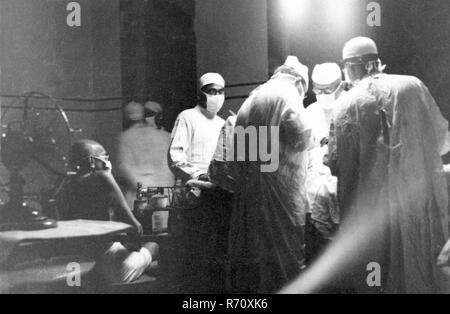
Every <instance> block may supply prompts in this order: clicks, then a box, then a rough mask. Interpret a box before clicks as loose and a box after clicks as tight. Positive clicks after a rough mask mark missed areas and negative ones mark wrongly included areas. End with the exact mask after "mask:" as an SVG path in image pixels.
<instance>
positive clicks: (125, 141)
mask: <svg viewBox="0 0 450 314" xmlns="http://www.w3.org/2000/svg"><path fill="white" fill-rule="evenodd" d="M124 115H125V120H126V121H128V123H127V124H129V128H128V129H126V130H125V131H124V132H122V133H121V134H120V135H119V136H118V138H117V149H116V151H117V173H118V176H119V177H120V178H121V179H122V181H123V182H124V187H123V189H124V192H125V196H126V198H127V201H128V204H129V206H133V201H134V198H135V196H136V187H137V183H138V182H139V183H142V185H143V187H155V188H156V187H172V186H174V184H175V178H174V175H173V174H172V172H171V171H170V169H169V166H168V165H167V151H168V149H169V145H170V133H169V132H167V131H166V130H165V129H164V128H163V125H162V118H163V108H162V106H161V105H160V104H159V103H157V102H154V101H148V102H146V103H145V105H144V106H143V105H142V104H140V103H136V102H130V103H129V104H127V105H126V106H125V108H124Z"/></svg>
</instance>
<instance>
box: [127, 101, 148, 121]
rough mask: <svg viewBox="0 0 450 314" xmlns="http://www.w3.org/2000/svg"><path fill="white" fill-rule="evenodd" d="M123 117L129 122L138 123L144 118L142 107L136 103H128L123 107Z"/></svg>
mask: <svg viewBox="0 0 450 314" xmlns="http://www.w3.org/2000/svg"><path fill="white" fill-rule="evenodd" d="M124 112H125V117H126V118H127V119H128V120H130V121H140V120H142V119H143V118H144V106H142V104H140V103H138V102H134V101H132V102H130V103H128V104H127V105H126V106H125V110H124Z"/></svg>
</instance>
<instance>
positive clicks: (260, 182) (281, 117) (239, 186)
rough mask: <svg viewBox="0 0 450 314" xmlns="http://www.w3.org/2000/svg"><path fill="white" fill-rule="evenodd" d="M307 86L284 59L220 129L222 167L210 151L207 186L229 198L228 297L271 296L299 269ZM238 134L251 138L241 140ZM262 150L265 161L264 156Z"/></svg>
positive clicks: (304, 76)
mask: <svg viewBox="0 0 450 314" xmlns="http://www.w3.org/2000/svg"><path fill="white" fill-rule="evenodd" d="M307 82H308V69H307V67H306V66H304V65H302V64H301V63H300V62H299V61H298V59H297V58H296V57H289V58H288V60H287V62H286V63H285V64H284V65H283V66H281V67H279V68H278V69H277V70H276V71H275V74H274V76H273V77H272V78H271V79H270V80H269V81H268V82H267V83H265V84H263V85H261V86H259V87H258V88H257V89H256V90H254V91H253V92H252V93H251V95H250V97H249V98H248V99H247V100H246V101H245V103H244V104H243V105H242V107H241V109H240V110H239V112H238V114H237V117H236V122H235V126H234V128H233V132H227V130H226V129H225V130H224V132H223V134H224V137H225V139H224V142H223V143H219V146H221V145H222V148H225V149H227V150H228V151H229V150H230V148H231V147H234V149H231V150H232V152H231V153H230V152H228V153H225V155H226V156H225V157H226V158H225V159H226V160H227V162H226V163H225V164H221V163H220V161H218V160H217V159H220V155H221V154H217V152H216V155H215V156H216V158H215V160H214V161H213V164H212V165H211V166H210V174H211V178H212V180H213V182H215V183H216V184H218V185H221V186H223V187H224V188H225V189H226V190H228V191H230V190H232V191H233V193H234V205H233V211H232V215H231V222H230V232H229V243H228V246H229V263H230V268H229V273H228V278H229V288H230V292H233V293H270V292H274V291H275V290H276V289H278V288H280V287H281V286H282V285H284V284H286V283H287V282H289V280H291V279H293V278H295V276H297V275H298V274H299V273H300V272H301V271H302V269H303V268H304V266H305V252H304V246H305V243H304V225H305V213H306V211H307V207H308V200H307V195H306V188H305V180H306V170H307V165H308V157H307V156H308V154H307V149H308V148H309V145H310V144H311V130H310V128H309V127H307V122H306V121H305V120H304V117H305V109H304V108H303V97H304V95H305V91H306V90H307ZM233 120H234V119H233ZM230 123H231V124H233V123H234V121H230ZM238 129H240V130H241V131H242V130H245V131H249V134H253V135H254V136H253V137H252V136H250V137H247V140H245V139H244V138H245V137H242V134H241V135H239V134H238V133H239V132H238ZM252 130H253V131H252ZM265 132H268V133H266V134H264V133H265ZM226 134H228V135H226ZM230 134H233V142H231V143H232V144H231V146H230V138H229V136H230ZM274 135H278V137H276V136H274ZM227 138H228V140H227ZM261 138H265V139H266V141H261ZM242 141H245V143H242ZM252 141H253V142H252ZM255 141H256V142H258V143H256V142H255ZM255 145H257V146H255ZM258 146H259V147H258ZM239 147H241V148H242V147H244V149H243V151H240V150H239ZM255 147H258V152H256V151H255ZM264 151H266V152H270V153H271V154H270V156H271V158H272V159H270V160H268V159H267V158H265V157H267V156H264V154H263V152H264ZM275 154H276V156H275ZM252 155H253V156H256V158H251V156H252ZM274 159H276V160H277V163H276V162H274ZM265 166H266V167H265ZM221 168H222V170H221ZM221 171H225V172H227V173H226V174H223V173H221Z"/></svg>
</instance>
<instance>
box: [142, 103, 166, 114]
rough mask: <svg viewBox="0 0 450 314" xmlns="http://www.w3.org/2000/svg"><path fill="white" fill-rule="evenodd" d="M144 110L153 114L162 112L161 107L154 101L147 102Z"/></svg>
mask: <svg viewBox="0 0 450 314" xmlns="http://www.w3.org/2000/svg"><path fill="white" fill-rule="evenodd" d="M144 108H145V109H148V110H151V111H153V112H162V106H161V105H160V104H159V103H157V102H156V101H147V102H146V103H145V105H144Z"/></svg>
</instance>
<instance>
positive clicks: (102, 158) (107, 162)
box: [94, 155, 112, 171]
mask: <svg viewBox="0 0 450 314" xmlns="http://www.w3.org/2000/svg"><path fill="white" fill-rule="evenodd" d="M94 158H95V159H97V160H100V161H101V162H103V164H104V166H105V169H106V170H108V171H111V170H112V163H111V161H110V160H109V156H106V155H105V156H99V157H94Z"/></svg>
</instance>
